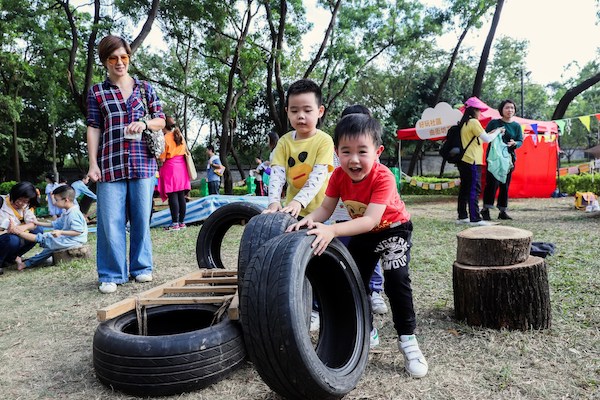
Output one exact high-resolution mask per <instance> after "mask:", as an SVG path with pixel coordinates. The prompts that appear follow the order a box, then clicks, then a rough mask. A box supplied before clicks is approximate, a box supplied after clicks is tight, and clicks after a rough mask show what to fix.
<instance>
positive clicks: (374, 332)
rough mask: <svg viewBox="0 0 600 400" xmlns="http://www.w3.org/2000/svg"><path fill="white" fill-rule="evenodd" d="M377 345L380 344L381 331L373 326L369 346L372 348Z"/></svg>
mask: <svg viewBox="0 0 600 400" xmlns="http://www.w3.org/2000/svg"><path fill="white" fill-rule="evenodd" d="M377 346H379V332H377V328H373V329H372V330H371V337H370V339H369V348H370V349H372V348H374V347H377Z"/></svg>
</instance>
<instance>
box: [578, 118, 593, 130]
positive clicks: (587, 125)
mask: <svg viewBox="0 0 600 400" xmlns="http://www.w3.org/2000/svg"><path fill="white" fill-rule="evenodd" d="M579 120H580V121H581V123H582V124H583V126H585V129H587V131H588V132H591V131H590V116H589V115H584V116H581V117H579Z"/></svg>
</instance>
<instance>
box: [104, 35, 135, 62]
mask: <svg viewBox="0 0 600 400" xmlns="http://www.w3.org/2000/svg"><path fill="white" fill-rule="evenodd" d="M121 47H123V48H124V49H125V51H126V52H127V54H129V55H131V46H129V43H128V42H127V41H126V40H125V39H123V38H122V37H120V36H114V35H108V36H104V37H103V38H102V40H101V41H100V43H99V44H98V58H99V59H100V62H101V63H102V65H106V60H107V59H108V57H110V55H111V54H112V53H113V52H114V51H115V50H117V49H119V48H121Z"/></svg>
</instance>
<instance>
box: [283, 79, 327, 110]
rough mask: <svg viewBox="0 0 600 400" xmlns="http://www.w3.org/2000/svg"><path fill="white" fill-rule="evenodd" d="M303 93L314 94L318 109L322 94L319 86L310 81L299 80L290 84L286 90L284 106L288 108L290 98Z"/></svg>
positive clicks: (321, 102) (321, 101)
mask: <svg viewBox="0 0 600 400" xmlns="http://www.w3.org/2000/svg"><path fill="white" fill-rule="evenodd" d="M303 93H314V94H315V97H316V98H317V105H318V106H319V107H320V106H321V105H322V104H323V94H322V92H321V88H320V87H319V85H317V84H316V83H315V82H313V81H311V80H310V79H300V80H297V81H296V82H294V83H292V84H291V85H290V87H289V88H288V90H287V96H286V97H285V106H286V107H287V106H288V102H289V100H290V96H293V95H296V94H303Z"/></svg>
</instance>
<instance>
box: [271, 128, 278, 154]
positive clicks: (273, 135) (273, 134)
mask: <svg viewBox="0 0 600 400" xmlns="http://www.w3.org/2000/svg"><path fill="white" fill-rule="evenodd" d="M278 141H279V135H278V134H277V132H275V131H270V132H269V149H270V150H273V149H274V148H275V146H277V142H278Z"/></svg>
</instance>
